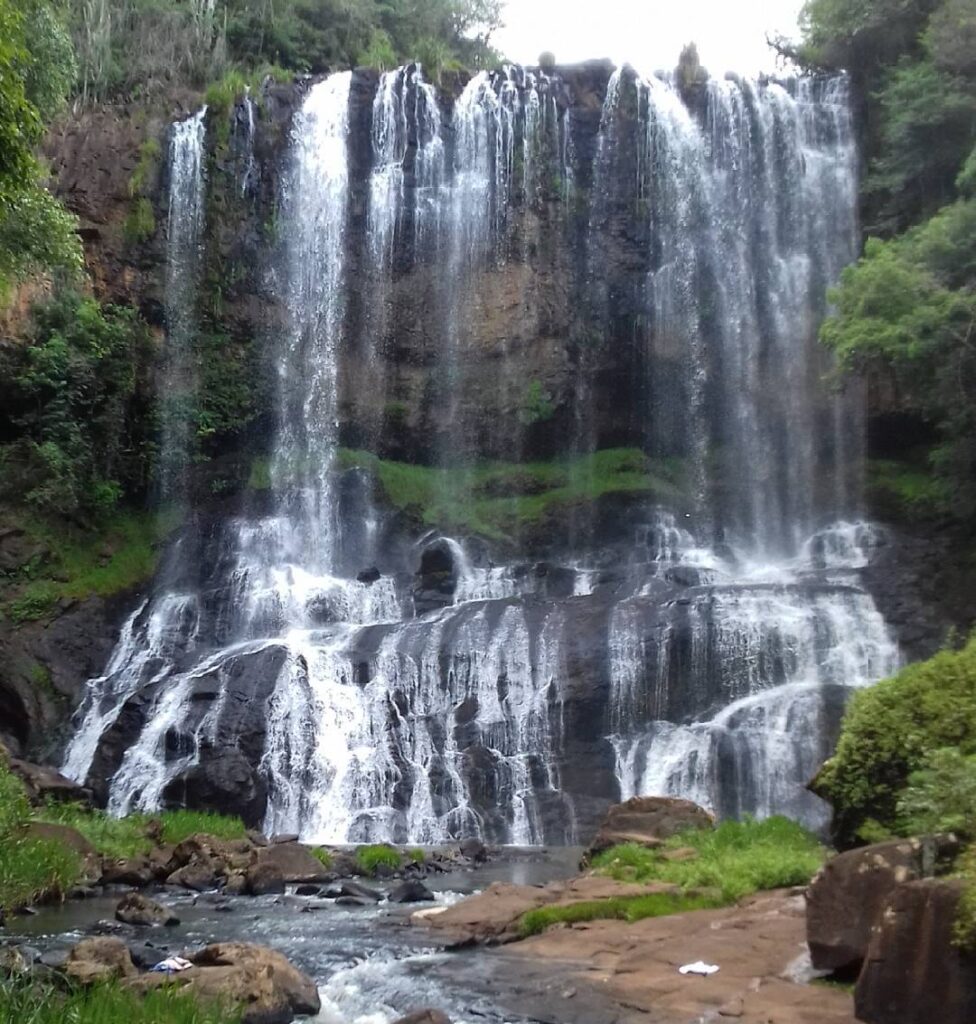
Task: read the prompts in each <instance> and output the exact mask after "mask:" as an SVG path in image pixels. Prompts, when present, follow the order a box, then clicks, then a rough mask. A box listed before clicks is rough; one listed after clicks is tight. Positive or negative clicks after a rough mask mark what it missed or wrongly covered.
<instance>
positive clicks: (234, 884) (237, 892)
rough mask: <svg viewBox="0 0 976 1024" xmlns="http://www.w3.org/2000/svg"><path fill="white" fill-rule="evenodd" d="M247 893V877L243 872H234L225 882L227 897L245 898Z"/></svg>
mask: <svg viewBox="0 0 976 1024" xmlns="http://www.w3.org/2000/svg"><path fill="white" fill-rule="evenodd" d="M246 892H247V875H246V874H244V872H243V871H233V872H231V874H229V875H228V876H227V881H226V882H224V893H225V895H227V896H243V895H244V893H246Z"/></svg>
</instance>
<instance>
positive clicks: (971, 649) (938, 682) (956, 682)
mask: <svg viewBox="0 0 976 1024" xmlns="http://www.w3.org/2000/svg"><path fill="white" fill-rule="evenodd" d="M946 747H952V748H955V749H956V750H957V751H958V753H959V754H960V755H962V756H964V757H968V756H970V755H972V754H976V637H974V638H973V639H971V640H970V641H969V642H968V643H967V644H966V646H965V647H964V648H963V649H962V650H961V651H942V652H940V653H939V654H937V655H935V657H933V658H930V659H929V660H928V661H922V662H917V663H915V664H913V665H908V666H907V667H906V668H904V669H902V670H901V672H899V673H898V674H897V675H895V676H892V677H891V678H890V679H885V680H883V681H882V682H880V683H878V684H877V685H876V686H873V687H871V688H870V689H867V690H861V691H859V692H858V693H856V694H855V695H854V696H853V698H852V699H851V702H850V704H849V705H848V708H847V712H846V714H845V715H844V722H843V725H842V728H841V735H840V740H839V741H838V744H837V752H836V753H835V754H834V756H833V757H832V758H831V759H830V760H829V761H827V763H826V764H825V765H824V766H823V768H821V770H820V772H819V773H818V775H817V777H816V778H815V779H814V782H813V784H812V788H813V790H814V792H816V793H817V794H818V795H819V796H822V797H823V798H824V799H826V800H829V801H830V803H831V804H832V805H833V809H834V822H833V830H834V839H835V842H836V843H837V844H838V845H839V846H841V847H849V846H853V845H856V844H857V843H858V842H863V841H865V839H866V838H867V835H866V834H865V833H864V832H863V831H862V830H863V828H864V826H865V825H867V824H868V823H869V822H872V823H874V824H875V826H877V825H879V826H881V827H882V828H883V829H887V830H888V831H893V832H897V831H899V830H900V829H901V828H902V827H903V825H902V823H901V822H900V821H899V810H898V801H899V799H900V798H901V796H902V793H903V791H904V790H905V788H906V786H907V785H908V780H909V776H910V775H911V774H912V772H916V771H919V770H921V769H924V768H925V766H926V761H927V759H928V758H929V757H930V756H931V755H932V754H933V753H934V752H935V751H937V750H940V749H943V748H946ZM872 827H874V826H872Z"/></svg>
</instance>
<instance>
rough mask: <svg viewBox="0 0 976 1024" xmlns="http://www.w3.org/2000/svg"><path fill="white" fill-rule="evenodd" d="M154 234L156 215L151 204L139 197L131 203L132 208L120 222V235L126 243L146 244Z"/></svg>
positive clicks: (144, 198) (143, 197)
mask: <svg viewBox="0 0 976 1024" xmlns="http://www.w3.org/2000/svg"><path fill="white" fill-rule="evenodd" d="M155 233H156V214H155V213H154V212H153V206H152V203H151V202H150V201H149V200H148V199H147V198H146V197H145V196H139V197H138V198H137V199H134V200H133V202H132V208H131V209H130V210H129V212H128V214H126V218H125V220H124V221H123V222H122V234H123V236H124V237H125V240H126V241H127V242H130V243H132V244H138V243H140V242H146V241H148V240H149V239H150V238H152V236H153V235H154V234H155Z"/></svg>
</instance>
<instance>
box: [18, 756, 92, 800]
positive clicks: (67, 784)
mask: <svg viewBox="0 0 976 1024" xmlns="http://www.w3.org/2000/svg"><path fill="white" fill-rule="evenodd" d="M10 770H11V771H12V772H13V773H14V775H17V776H19V778H20V780H21V782H23V784H24V788H25V789H26V790H27V796H28V799H29V800H30V802H31V803H32V804H44V803H47V801H48V800H57V801H70V802H72V803H81V804H85V805H86V806H91V802H92V795H91V790H88V789H85V788H84V787H83V786H79V785H78V783H77V782H72V781H71V779H69V778H66V777H65V776H64V775H62V774H61V773H60V772H59V771H58V770H57V769H56V768H51V767H50V766H48V765H42V764H33V763H32V762H30V761H21V760H20V759H19V758H16V757H12V758H10Z"/></svg>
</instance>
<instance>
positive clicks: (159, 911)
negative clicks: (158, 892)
mask: <svg viewBox="0 0 976 1024" xmlns="http://www.w3.org/2000/svg"><path fill="white" fill-rule="evenodd" d="M115 919H116V921H121V922H122V923H123V924H137V925H147V926H152V925H175V924H179V923H180V919H179V918H178V917H177V916H176V915H175V914H174V913H173V911H172V910H170V909H169V907H164V906H163V905H162V903H157V902H156V901H155V900H151V899H150V898H149V897H148V896H143V895H142V893H138V892H130V893H129V894H128V895H127V896H123V897H122V899H121V900H119V904H118V906H117V907H116V908H115Z"/></svg>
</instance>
